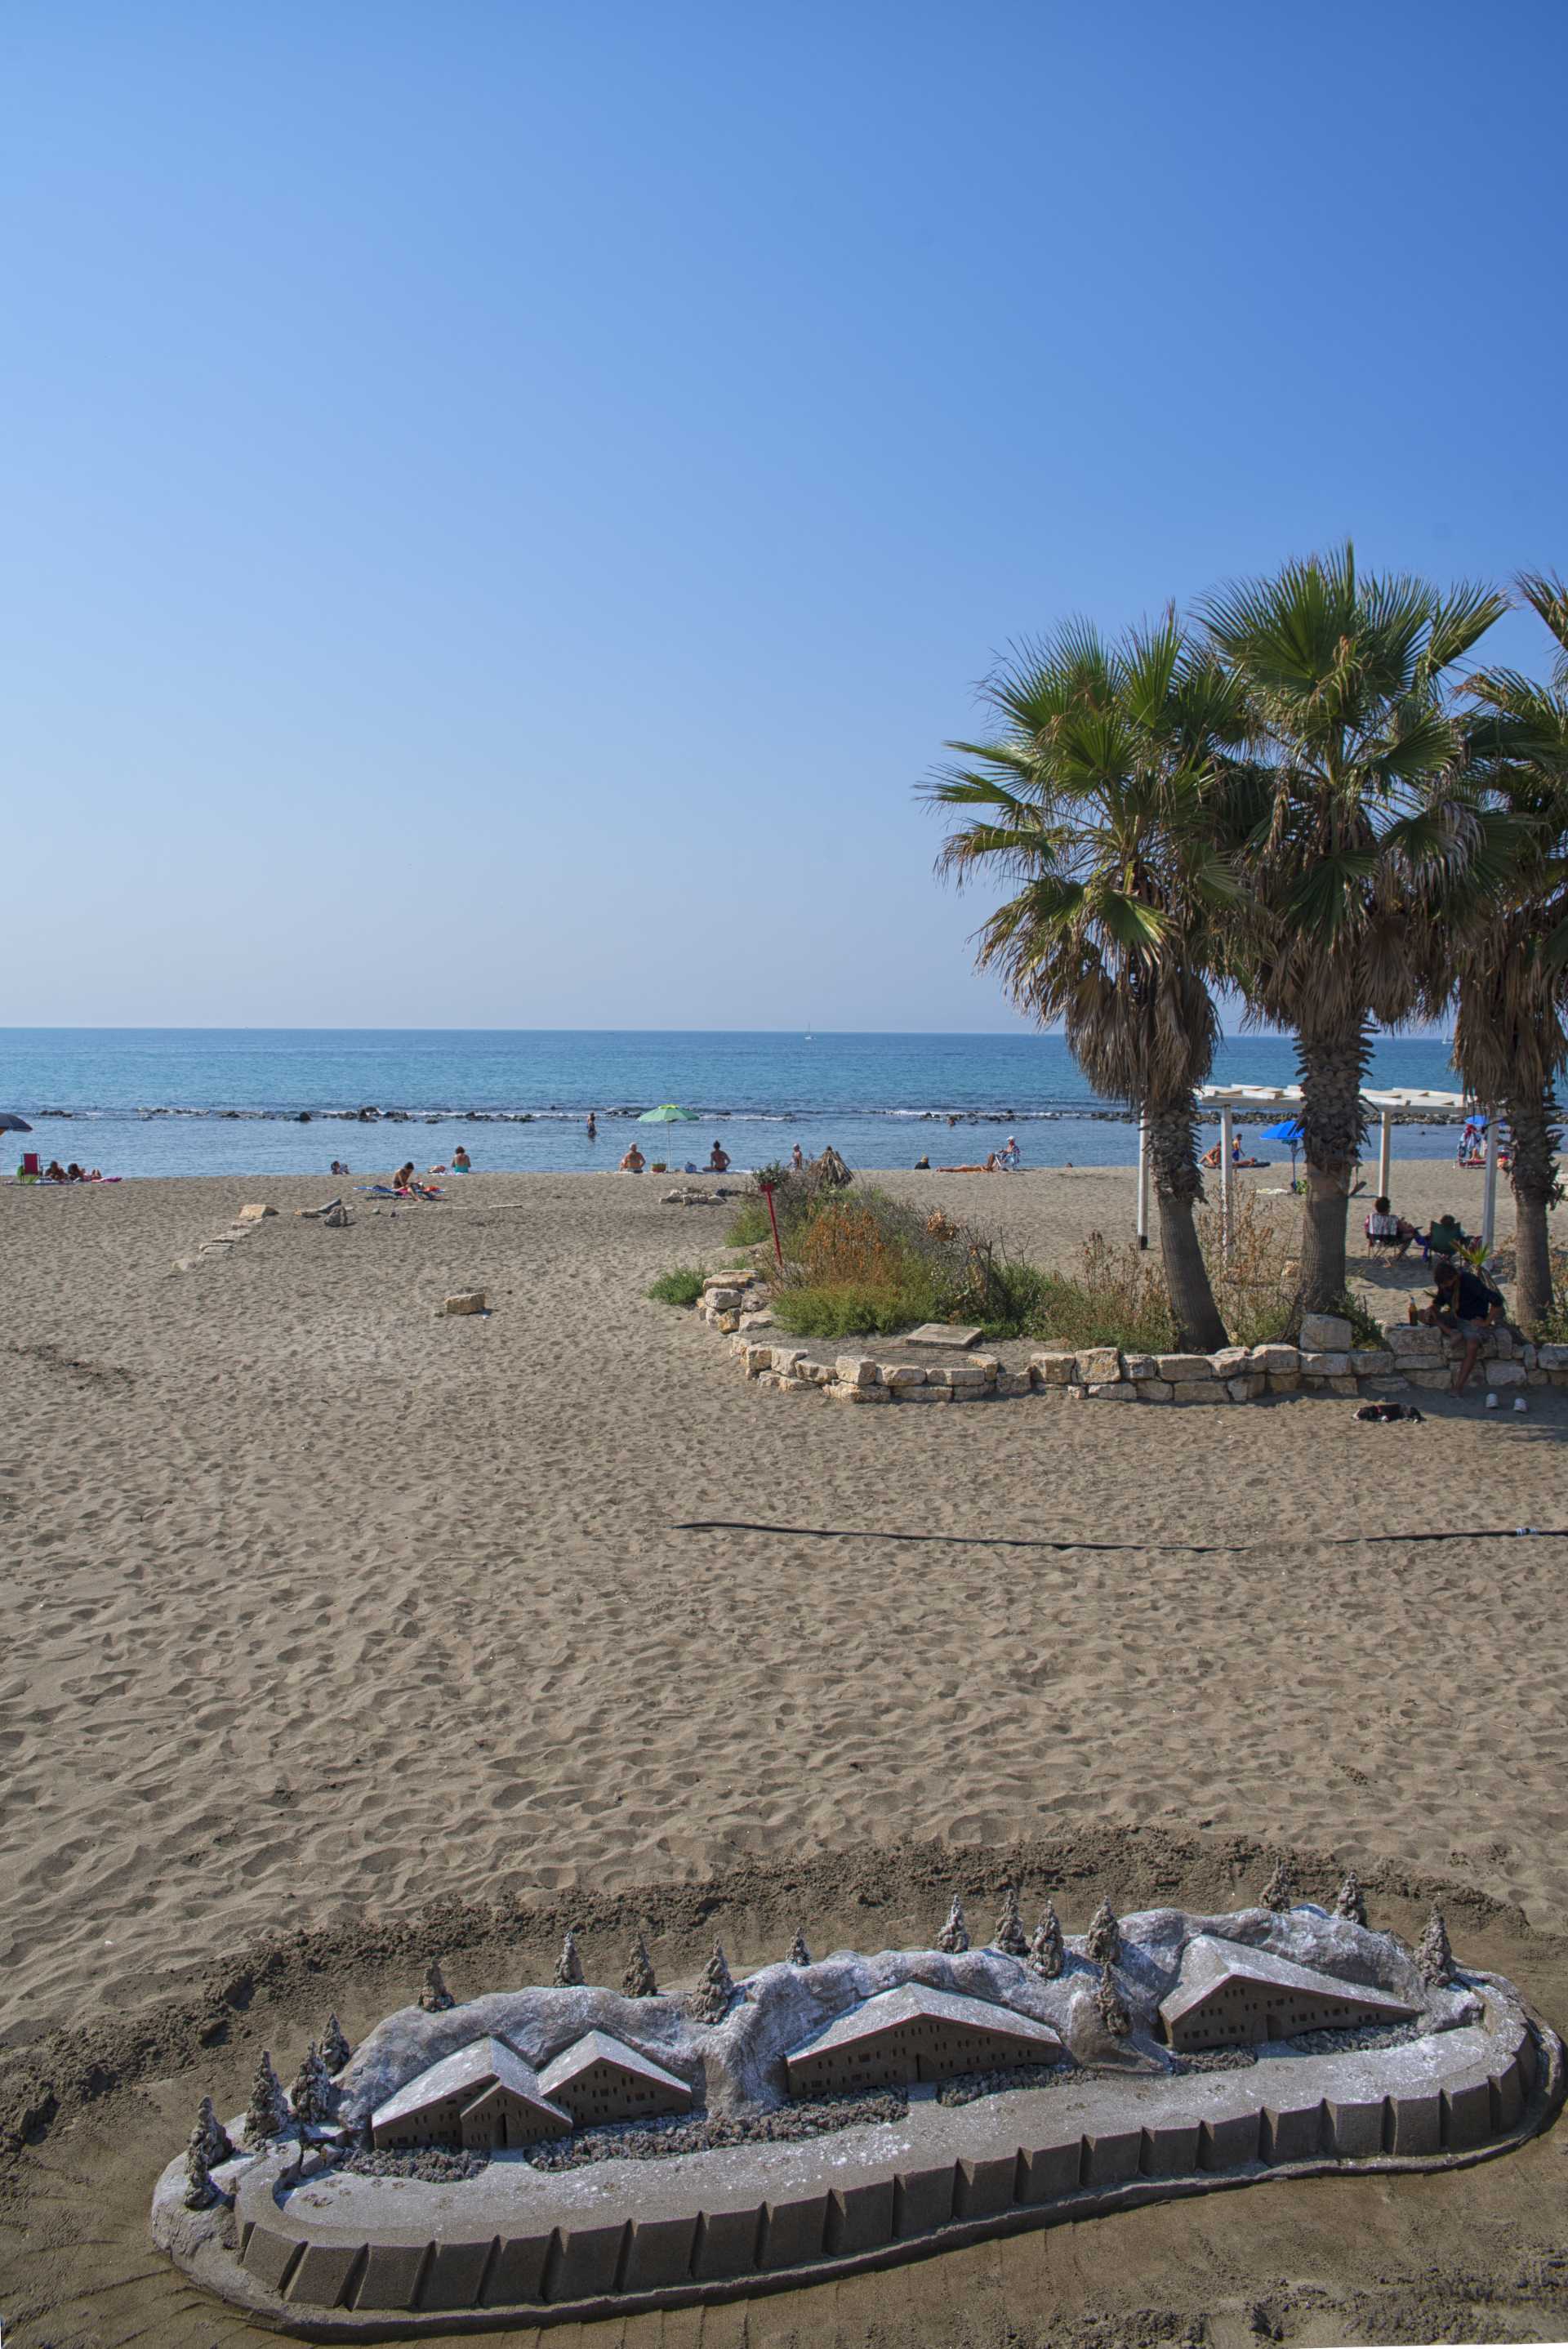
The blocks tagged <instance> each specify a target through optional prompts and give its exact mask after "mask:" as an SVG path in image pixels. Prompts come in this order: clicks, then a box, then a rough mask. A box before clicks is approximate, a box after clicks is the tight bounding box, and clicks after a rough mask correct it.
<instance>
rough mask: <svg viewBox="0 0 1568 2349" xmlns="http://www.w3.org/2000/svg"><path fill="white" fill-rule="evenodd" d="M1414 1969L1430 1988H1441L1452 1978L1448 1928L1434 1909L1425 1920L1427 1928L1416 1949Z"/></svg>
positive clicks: (1452, 1954)
mask: <svg viewBox="0 0 1568 2349" xmlns="http://www.w3.org/2000/svg"><path fill="white" fill-rule="evenodd" d="M1416 1971H1417V1972H1418V1974H1419V1975H1420V1977H1421V1980H1422V1981H1423V1982H1425V1983H1426V1984H1427V1985H1428V1987H1429V1989H1431V1990H1442V1989H1443V1988H1444V1987H1445V1986H1446V1985H1447V1984H1448V1983H1449V1982H1452V1980H1453V1978H1454V1953H1453V1951H1452V1950H1450V1949H1449V1929H1448V1927H1447V1926H1446V1925H1445V1924H1444V1922H1443V1920H1442V1919H1441V1918H1440V1917H1439V1914H1438V1912H1437V1910H1436V1909H1433V1911H1432V1913H1431V1915H1430V1916H1429V1918H1428V1920H1427V1930H1426V1931H1425V1932H1424V1933H1423V1934H1422V1936H1421V1939H1420V1945H1419V1947H1418V1949H1417V1951H1416Z"/></svg>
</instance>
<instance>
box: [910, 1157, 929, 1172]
mask: <svg viewBox="0 0 1568 2349" xmlns="http://www.w3.org/2000/svg"><path fill="white" fill-rule="evenodd" d="M914 1171H915V1173H916V1174H930V1172H931V1159H930V1156H929V1154H927V1155H924V1156H922V1157H920V1158H917V1159H916V1160H915V1162H914Z"/></svg>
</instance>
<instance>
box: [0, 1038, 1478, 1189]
mask: <svg viewBox="0 0 1568 2349" xmlns="http://www.w3.org/2000/svg"><path fill="white" fill-rule="evenodd" d="M1295 1075H1296V1071H1295V1051H1294V1048H1293V1046H1292V1043H1291V1040H1290V1039H1289V1038H1288V1037H1279V1036H1255V1035H1238V1036H1232V1037H1228V1038H1227V1039H1226V1040H1225V1041H1224V1043H1223V1045H1222V1049H1221V1051H1220V1055H1219V1059H1218V1061H1217V1063H1216V1066H1215V1070H1214V1081H1215V1082H1216V1083H1222V1084H1262V1085H1284V1084H1291V1083H1294V1082H1295ZM1372 1081H1373V1083H1374V1084H1377V1085H1386V1086H1410V1087H1418V1088H1421V1089H1430V1090H1441V1091H1452V1090H1455V1089H1456V1088H1457V1086H1458V1079H1457V1078H1456V1076H1455V1074H1454V1071H1453V1067H1452V1063H1451V1060H1450V1048H1449V1044H1448V1043H1447V1042H1445V1041H1444V1040H1441V1039H1440V1038H1433V1037H1418V1036H1387V1037H1379V1038H1378V1040H1377V1044H1376V1047H1375V1050H1374V1055H1373V1065H1372ZM665 1102H669V1103H673V1104H675V1105H676V1106H677V1107H679V1108H681V1109H685V1110H689V1111H690V1112H692V1122H691V1123H678V1124H670V1125H667V1126H661V1125H653V1126H648V1125H643V1126H639V1125H638V1124H637V1123H636V1121H637V1119H638V1118H639V1117H640V1116H641V1115H642V1114H643V1112H645V1111H647V1110H649V1109H653V1108H656V1107H657V1106H659V1105H660V1104H661V1103H665ZM0 1110H9V1111H14V1112H16V1113H17V1114H19V1115H20V1116H23V1117H25V1118H26V1119H27V1120H28V1121H29V1123H31V1124H32V1126H33V1127H34V1130H35V1134H36V1141H34V1142H28V1143H25V1144H24V1143H23V1142H22V1140H21V1139H20V1138H19V1137H17V1136H15V1135H7V1136H5V1137H4V1144H5V1148H6V1149H7V1150H8V1149H9V1147H10V1146H11V1145H13V1144H15V1146H16V1147H17V1148H18V1150H20V1148H21V1147H23V1146H26V1147H27V1148H37V1149H38V1150H40V1151H41V1152H42V1153H43V1154H44V1156H45V1160H46V1162H47V1160H48V1159H49V1158H56V1157H57V1158H58V1159H59V1160H60V1161H61V1162H62V1164H68V1163H69V1161H71V1160H72V1159H75V1160H77V1162H78V1163H79V1164H81V1165H82V1166H84V1167H97V1168H98V1169H100V1170H101V1171H102V1173H103V1174H119V1175H124V1176H137V1175H150V1174H325V1172H326V1171H327V1169H328V1168H329V1167H330V1165H331V1163H332V1161H333V1160H334V1159H335V1158H336V1159H340V1160H343V1161H345V1162H346V1164H348V1165H349V1166H350V1167H351V1168H352V1169H353V1170H354V1171H355V1172H356V1173H360V1172H378V1171H380V1170H382V1169H387V1168H391V1167H393V1166H396V1165H397V1164H400V1163H401V1162H402V1160H403V1159H404V1158H407V1157H411V1158H413V1159H414V1160H415V1161H416V1163H417V1164H418V1165H420V1166H421V1167H423V1166H428V1165H431V1164H436V1163H438V1162H439V1161H441V1160H445V1159H448V1158H449V1157H450V1155H451V1153H452V1151H453V1150H455V1149H456V1147H457V1145H458V1143H459V1142H461V1143H464V1144H465V1145H466V1147H467V1149H468V1152H469V1156H470V1158H471V1159H472V1160H473V1163H474V1165H475V1167H476V1168H479V1169H484V1170H489V1171H492V1172H497V1171H506V1172H511V1171H519V1172H521V1171H527V1170H539V1171H552V1172H558V1173H577V1174H582V1173H588V1172H600V1173H602V1172H603V1171H604V1170H605V1169H607V1168H613V1167H614V1164H615V1163H616V1161H617V1160H618V1159H619V1157H620V1155H621V1154H622V1152H623V1151H624V1148H625V1146H626V1143H627V1142H628V1140H630V1139H631V1137H632V1135H633V1134H634V1133H635V1134H636V1137H637V1140H638V1141H639V1143H641V1144H642V1146H643V1148H644V1150H645V1154H646V1155H647V1157H648V1158H649V1159H650V1160H653V1159H659V1158H662V1159H665V1161H666V1162H667V1163H668V1164H670V1165H671V1166H675V1167H681V1166H685V1165H686V1163H687V1162H688V1161H691V1162H694V1163H696V1164H704V1163H706V1161H707V1154H708V1150H709V1147H710V1145H711V1144H712V1143H713V1141H714V1140H715V1139H716V1138H717V1139H718V1140H720V1141H721V1142H722V1143H723V1144H724V1147H725V1149H726V1150H727V1152H728V1154H729V1156H730V1159H731V1161H732V1163H733V1165H734V1166H735V1168H736V1169H737V1170H739V1169H741V1168H744V1167H750V1166H757V1165H762V1164H767V1163H769V1161H772V1160H774V1159H779V1158H784V1157H788V1155H789V1151H790V1148H791V1146H792V1145H793V1144H794V1143H797V1142H798V1143H799V1144H800V1147H801V1149H802V1150H803V1151H804V1152H805V1153H806V1154H807V1156H808V1157H812V1156H815V1154H817V1153H818V1152H819V1151H820V1150H821V1149H822V1148H823V1146H824V1145H825V1144H826V1143H832V1144H833V1146H834V1148H835V1149H837V1150H838V1151H839V1152H841V1154H842V1155H843V1157H844V1158H846V1159H847V1160H848V1162H849V1164H851V1166H857V1167H908V1166H912V1165H913V1164H914V1161H915V1160H916V1159H917V1158H919V1157H921V1156H922V1155H927V1156H929V1157H930V1159H931V1162H932V1164H933V1165H934V1166H936V1165H942V1164H956V1163H960V1162H962V1161H965V1160H975V1159H981V1160H983V1159H984V1158H985V1154H986V1153H987V1152H988V1151H990V1150H993V1149H995V1148H997V1147H998V1146H999V1145H1000V1144H1001V1143H1004V1142H1005V1141H1006V1137H1007V1136H1008V1134H1009V1133H1016V1135H1017V1138H1018V1142H1019V1145H1020V1147H1021V1150H1022V1153H1023V1160H1024V1164H1025V1165H1026V1166H1033V1167H1040V1166H1060V1165H1067V1164H1071V1165H1077V1166H1120V1165H1130V1164H1133V1163H1134V1162H1135V1161H1136V1157H1137V1129H1136V1126H1135V1125H1134V1123H1132V1121H1131V1119H1130V1116H1129V1113H1128V1112H1127V1109H1126V1106H1125V1104H1124V1103H1120V1102H1107V1101H1103V1100H1100V1099H1099V1098H1098V1097H1097V1096H1096V1095H1095V1094H1094V1093H1093V1092H1091V1091H1090V1089H1089V1087H1088V1085H1087V1084H1086V1083H1085V1081H1084V1080H1083V1078H1082V1076H1081V1075H1080V1074H1079V1072H1078V1069H1077V1067H1076V1066H1075V1064H1074V1062H1073V1060H1072V1056H1071V1054H1070V1053H1069V1052H1068V1049H1067V1046H1066V1044H1065V1043H1064V1042H1063V1040H1062V1039H1061V1038H1060V1037H1059V1036H1051V1035H1038V1034H1032V1033H1029V1032H1028V1031H1026V1030H1014V1031H1012V1032H1010V1033H1005V1034H997V1035H978V1036H951V1035H942V1036H904V1035H893V1036H890V1035H854V1034H841V1033H830V1032H821V1033H812V1034H808V1033H804V1032H796V1033H784V1032H778V1031H772V1030H769V1031H767V1032H758V1033H748V1032H745V1031H739V1030H719V1031H711V1032H709V1031H702V1030H667V1031H661V1030H649V1029H614V1030H585V1029H518V1030H504V1029H493V1030H490V1029H477V1030H457V1029H454V1030H441V1029H327V1028H313V1029H263V1028H244V1029H221V1028H98V1029H88V1028H11V1029H0ZM590 1110H592V1111H593V1112H595V1114H596V1116H597V1120H598V1138H597V1140H595V1141H590V1139H589V1138H588V1133H587V1128H586V1119H587V1115H588V1112H589V1111H590ZM954 1121H956V1123H954ZM1267 1122H1268V1121H1267V1120H1254V1121H1253V1123H1252V1125H1251V1127H1250V1129H1249V1131H1248V1134H1247V1141H1248V1143H1249V1145H1250V1146H1253V1147H1254V1148H1255V1154H1256V1155H1257V1156H1258V1157H1260V1158H1265V1159H1271V1160H1273V1161H1274V1162H1278V1163H1280V1164H1285V1163H1287V1162H1288V1158H1289V1153H1288V1151H1286V1150H1284V1149H1283V1148H1281V1147H1280V1146H1279V1145H1278V1144H1274V1145H1270V1144H1267V1143H1259V1142H1258V1140H1257V1126H1258V1125H1259V1124H1260V1123H1267ZM389 1124H390V1125H391V1127H392V1129H393V1130H392V1131H390V1132H387V1131H383V1128H385V1127H387V1126H388V1125H389ZM405 1124H406V1125H407V1126H408V1127H410V1128H414V1129H419V1130H418V1131H409V1132H407V1133H404V1132H401V1131H399V1130H398V1128H399V1127H401V1126H403V1125H405ZM1454 1141H1455V1136H1454V1131H1453V1128H1452V1127H1451V1126H1450V1125H1447V1124H1441V1123H1439V1124H1432V1125H1418V1124H1406V1125H1401V1126H1399V1127H1398V1129H1397V1130H1396V1133H1395V1136H1394V1148H1395V1154H1396V1155H1397V1156H1399V1157H1446V1156H1449V1155H1450V1154H1452V1152H1453V1148H1454Z"/></svg>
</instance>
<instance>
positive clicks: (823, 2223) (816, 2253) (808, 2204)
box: [758, 2187, 828, 2268]
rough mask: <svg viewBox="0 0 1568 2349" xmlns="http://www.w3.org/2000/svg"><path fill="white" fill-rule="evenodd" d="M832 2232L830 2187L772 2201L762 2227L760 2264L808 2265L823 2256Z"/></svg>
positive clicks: (767, 2265)
mask: <svg viewBox="0 0 1568 2349" xmlns="http://www.w3.org/2000/svg"><path fill="white" fill-rule="evenodd" d="M827 2236H828V2191H827V2189H826V2187H824V2188H823V2189H822V2191H821V2192H820V2194H802V2195H800V2196H799V2198H798V2199H795V2200H792V2201H789V2202H769V2205H768V2215H767V2219H766V2220H765V2222H764V2225H763V2230H762V2250H761V2252H760V2255H759V2257H758V2266H759V2267H764V2268H799V2267H804V2266H805V2265H806V2264H807V2262H808V2261H810V2260H820V2258H821V2256H822V2246H823V2244H824V2242H826V2240H827Z"/></svg>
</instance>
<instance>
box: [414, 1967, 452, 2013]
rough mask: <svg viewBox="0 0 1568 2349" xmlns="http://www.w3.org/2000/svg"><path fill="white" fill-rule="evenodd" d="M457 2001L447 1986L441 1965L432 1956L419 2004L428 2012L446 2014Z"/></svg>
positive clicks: (426, 1970) (426, 1971)
mask: <svg viewBox="0 0 1568 2349" xmlns="http://www.w3.org/2000/svg"><path fill="white" fill-rule="evenodd" d="M419 2004H420V2005H421V2006H422V2007H423V2009H424V2011H425V2013H427V2014H445V2013H447V2011H448V2009H449V2007H454V2006H456V2004H457V2000H456V1999H455V1998H454V1997H453V1996H452V1993H451V1992H450V1991H449V1989H448V1988H447V1984H446V1980H445V1977H444V1976H443V1974H442V1972H441V1969H440V1967H439V1965H438V1963H437V1961H436V1960H435V1959H434V1958H432V1959H431V1961H430V1962H429V1964H428V1966H427V1967H426V1969H425V1986H424V1988H423V1990H421V1992H419Z"/></svg>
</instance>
